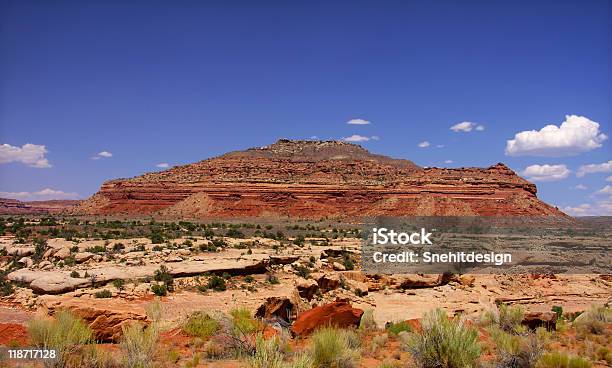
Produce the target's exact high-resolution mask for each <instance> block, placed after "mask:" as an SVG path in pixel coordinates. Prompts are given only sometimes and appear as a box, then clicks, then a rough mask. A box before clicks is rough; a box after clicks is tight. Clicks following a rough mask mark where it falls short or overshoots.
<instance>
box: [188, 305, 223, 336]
mask: <svg viewBox="0 0 612 368" xmlns="http://www.w3.org/2000/svg"><path fill="white" fill-rule="evenodd" d="M182 329H183V331H184V332H185V333H186V334H187V335H189V336H196V337H199V338H201V339H207V338H209V337H210V336H212V335H213V334H214V333H215V332H217V330H218V329H219V322H217V320H215V319H214V318H212V317H210V316H209V315H208V314H207V313H204V312H196V313H194V314H192V315H191V316H189V318H188V319H187V322H185V324H184V325H183V328H182Z"/></svg>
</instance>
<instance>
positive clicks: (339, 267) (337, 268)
mask: <svg viewBox="0 0 612 368" xmlns="http://www.w3.org/2000/svg"><path fill="white" fill-rule="evenodd" d="M332 268H333V269H334V271H346V267H344V265H343V264H341V263H338V262H334V263H332Z"/></svg>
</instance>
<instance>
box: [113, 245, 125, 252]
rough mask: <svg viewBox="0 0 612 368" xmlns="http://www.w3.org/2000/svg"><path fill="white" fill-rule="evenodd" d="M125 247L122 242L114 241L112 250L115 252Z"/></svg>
mask: <svg viewBox="0 0 612 368" xmlns="http://www.w3.org/2000/svg"><path fill="white" fill-rule="evenodd" d="M124 249H125V245H123V243H115V244H114V245H113V251H115V252H119V251H122V250H124Z"/></svg>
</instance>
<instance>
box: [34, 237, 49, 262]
mask: <svg viewBox="0 0 612 368" xmlns="http://www.w3.org/2000/svg"><path fill="white" fill-rule="evenodd" d="M46 251H47V241H46V240H45V239H41V238H37V239H35V240H34V255H33V256H32V258H33V259H34V260H40V259H41V258H42V257H43V255H44V254H45V252H46Z"/></svg>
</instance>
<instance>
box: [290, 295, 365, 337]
mask: <svg viewBox="0 0 612 368" xmlns="http://www.w3.org/2000/svg"><path fill="white" fill-rule="evenodd" d="M362 314H363V310H361V309H357V308H353V307H352V306H351V305H350V304H349V303H348V302H333V303H329V304H325V305H322V306H320V307H316V308H313V309H311V310H308V311H306V312H304V313H301V314H300V315H299V316H298V317H297V319H296V320H295V322H294V323H293V326H291V332H292V333H293V334H294V335H296V336H306V335H309V334H311V333H312V332H313V331H315V330H316V329H318V328H321V327H325V326H336V327H340V328H348V327H351V326H359V321H360V320H361V315H362Z"/></svg>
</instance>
